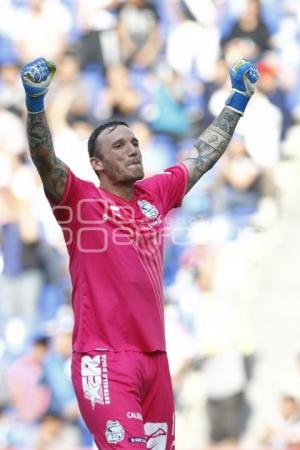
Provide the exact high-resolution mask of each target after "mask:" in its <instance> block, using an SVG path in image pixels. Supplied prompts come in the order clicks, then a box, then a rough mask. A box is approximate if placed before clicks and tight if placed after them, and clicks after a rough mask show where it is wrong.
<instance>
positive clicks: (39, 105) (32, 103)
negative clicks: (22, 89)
mask: <svg viewBox="0 0 300 450" xmlns="http://www.w3.org/2000/svg"><path fill="white" fill-rule="evenodd" d="M26 107H27V111H28V112H30V113H32V114H37V113H39V112H42V111H44V110H45V105H44V95H39V96H38V97H31V96H30V95H26Z"/></svg>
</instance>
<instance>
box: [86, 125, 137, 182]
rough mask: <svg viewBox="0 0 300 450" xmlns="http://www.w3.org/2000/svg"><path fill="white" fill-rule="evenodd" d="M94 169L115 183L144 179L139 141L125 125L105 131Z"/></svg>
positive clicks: (97, 151)
mask: <svg viewBox="0 0 300 450" xmlns="http://www.w3.org/2000/svg"><path fill="white" fill-rule="evenodd" d="M93 159H94V160H95V161H96V166H95V161H94V163H93V167H94V169H95V170H96V171H97V172H99V174H100V175H101V173H103V174H104V173H105V175H106V176H107V177H108V178H109V179H110V180H111V181H113V182H116V183H120V182H121V183H122V182H134V181H137V180H140V179H142V178H143V177H144V169H143V165H142V155H141V151H140V149H139V141H138V139H137V138H136V137H135V135H134V134H133V132H132V131H131V130H130V128H128V127H126V126H125V125H118V126H117V127H116V128H115V129H114V130H113V131H111V130H110V129H109V128H108V129H106V130H104V131H103V132H102V133H101V134H100V135H99V136H98V139H97V143H96V152H95V158H92V160H93Z"/></svg>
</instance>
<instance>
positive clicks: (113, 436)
mask: <svg viewBox="0 0 300 450" xmlns="http://www.w3.org/2000/svg"><path fill="white" fill-rule="evenodd" d="M105 435H106V440H107V442H108V443H109V444H116V443H117V442H120V441H123V439H124V436H125V431H124V428H123V427H122V425H121V424H120V422H119V421H118V420H108V421H107V422H106V432H105Z"/></svg>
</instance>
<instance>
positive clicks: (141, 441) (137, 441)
mask: <svg viewBox="0 0 300 450" xmlns="http://www.w3.org/2000/svg"><path fill="white" fill-rule="evenodd" d="M128 442H130V443H131V444H146V443H147V439H146V438H143V437H130V438H128Z"/></svg>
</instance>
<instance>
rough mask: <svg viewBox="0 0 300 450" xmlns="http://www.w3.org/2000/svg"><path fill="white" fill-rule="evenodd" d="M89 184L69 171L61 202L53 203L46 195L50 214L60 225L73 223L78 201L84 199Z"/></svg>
mask: <svg viewBox="0 0 300 450" xmlns="http://www.w3.org/2000/svg"><path fill="white" fill-rule="evenodd" d="M89 184H90V183H89V182H87V181H84V180H81V179H80V178H78V177H77V176H76V175H75V174H74V173H73V172H72V170H71V169H69V170H68V176H67V181H66V186H65V191H64V194H63V196H62V198H61V200H60V201H59V202H54V201H53V200H52V199H51V198H49V197H48V196H47V194H46V197H47V198H48V201H49V203H50V205H51V208H52V212H53V214H54V216H55V218H56V220H57V221H58V223H59V224H60V225H63V224H68V223H70V222H72V221H73V219H74V214H75V213H76V208H77V204H78V201H80V199H82V198H84V197H85V193H86V190H87V187H88V185H89Z"/></svg>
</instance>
